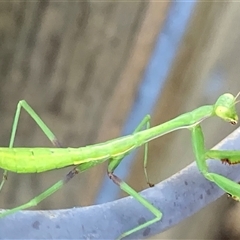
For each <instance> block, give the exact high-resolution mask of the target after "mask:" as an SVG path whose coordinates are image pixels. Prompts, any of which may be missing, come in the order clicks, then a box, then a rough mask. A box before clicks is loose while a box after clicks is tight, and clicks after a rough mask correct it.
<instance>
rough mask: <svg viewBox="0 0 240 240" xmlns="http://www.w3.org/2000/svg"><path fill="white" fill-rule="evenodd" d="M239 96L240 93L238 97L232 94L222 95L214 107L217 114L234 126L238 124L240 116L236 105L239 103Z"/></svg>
mask: <svg viewBox="0 0 240 240" xmlns="http://www.w3.org/2000/svg"><path fill="white" fill-rule="evenodd" d="M239 95H240V92H239V93H238V94H237V95H236V97H234V96H233V95H232V94H230V93H225V94H223V95H221V96H220V97H219V98H218V100H217V101H216V103H215V105H214V112H215V114H216V115H217V116H218V117H220V118H222V119H223V120H224V121H226V122H230V123H231V124H233V125H235V124H237V122H238V115H237V112H236V108H235V105H236V104H237V103H238V102H239V100H238V101H237V98H238V96H239Z"/></svg>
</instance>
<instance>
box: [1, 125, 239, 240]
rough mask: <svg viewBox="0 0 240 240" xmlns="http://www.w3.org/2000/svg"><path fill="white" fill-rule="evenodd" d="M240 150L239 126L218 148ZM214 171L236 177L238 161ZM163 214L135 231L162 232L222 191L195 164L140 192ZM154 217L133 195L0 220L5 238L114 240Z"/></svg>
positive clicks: (135, 236)
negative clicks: (105, 201)
mask: <svg viewBox="0 0 240 240" xmlns="http://www.w3.org/2000/svg"><path fill="white" fill-rule="evenodd" d="M216 149H229V150H237V149H240V128H238V129H237V130H236V131H235V132H233V133H232V134H231V135H229V136H228V137H227V138H226V139H225V140H223V141H222V142H221V143H219V144H218V145H217V146H216ZM209 166H210V170H211V171H213V172H218V173H220V174H223V175H225V176H227V177H229V178H231V179H233V180H235V181H239V180H240V174H239V173H240V165H235V166H225V165H223V164H221V162H220V161H215V160H209ZM142 195H143V196H144V197H146V198H147V199H148V200H149V201H150V202H152V203H153V204H154V205H155V206H156V207H158V208H159V209H160V210H161V211H162V212H163V218H162V220H161V221H159V222H158V223H156V224H154V225H152V226H150V227H148V228H146V229H143V230H142V231H139V232H137V233H135V234H132V235H131V236H130V237H129V239H141V238H145V237H149V236H151V235H155V234H157V233H160V232H162V231H164V230H166V229H168V228H170V227H171V226H173V225H175V224H177V223H178V222H180V221H182V220H183V219H185V218H186V217H188V216H191V215H192V214H194V213H195V212H197V211H199V210H200V209H201V208H203V207H205V206H206V205H207V204H209V203H211V202H213V201H215V200H216V199H217V198H219V197H220V196H221V195H223V191H222V190H221V189H219V188H218V187H217V186H216V185H215V184H213V183H211V182H209V181H207V180H205V178H204V177H203V176H202V175H201V174H200V173H199V171H198V169H197V168H196V165H195V163H192V164H191V165H189V166H188V167H186V168H185V169H183V170H182V171H180V172H179V173H177V174H175V175H173V176H172V177H170V178H168V179H166V180H165V181H163V182H161V183H159V184H157V185H156V186H155V187H153V188H150V189H147V190H145V191H143V192H142ZM152 217H153V216H152V215H151V213H149V211H148V210H146V209H145V208H144V207H143V206H141V205H140V204H139V203H138V202H137V201H136V200H134V199H133V198H132V197H126V198H123V199H120V200H117V201H113V202H109V203H105V204H101V205H95V206H90V207H82V208H72V209H64V210H52V211H21V212H18V213H16V214H13V215H9V216H7V217H5V218H3V219H0V238H1V239H13V238H18V239H115V238H116V237H118V236H119V235H120V234H121V233H123V232H125V231H127V230H129V229H131V228H133V227H135V226H137V225H138V224H140V223H142V222H144V221H146V220H147V219H150V218H152Z"/></svg>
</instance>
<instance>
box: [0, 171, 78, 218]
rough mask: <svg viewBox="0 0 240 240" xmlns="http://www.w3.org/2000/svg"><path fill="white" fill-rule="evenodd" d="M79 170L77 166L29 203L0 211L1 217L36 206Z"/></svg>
mask: <svg viewBox="0 0 240 240" xmlns="http://www.w3.org/2000/svg"><path fill="white" fill-rule="evenodd" d="M78 172H79V171H78V169H77V168H73V169H72V170H71V171H70V172H69V173H68V174H67V175H66V176H65V178H64V179H62V180H60V181H58V182H57V183H55V184H54V185H52V186H51V187H50V188H48V189H47V190H46V191H44V192H43V193H41V194H39V195H38V196H37V197H35V198H33V199H31V200H30V201H29V202H27V203H25V204H23V205H21V206H18V207H15V208H13V209H9V210H4V211H3V212H0V218H2V217H6V216H7V215H9V214H12V213H15V212H17V211H20V210H24V209H26V208H30V207H34V206H36V205H38V203H40V202H41V201H43V200H44V199H45V198H47V197H49V196H50V195H52V194H53V193H55V192H56V191H58V190H59V189H60V188H62V186H63V185H64V184H66V183H67V182H68V181H69V180H71V179H72V178H73V177H74V176H75V175H76V174H77V173H78Z"/></svg>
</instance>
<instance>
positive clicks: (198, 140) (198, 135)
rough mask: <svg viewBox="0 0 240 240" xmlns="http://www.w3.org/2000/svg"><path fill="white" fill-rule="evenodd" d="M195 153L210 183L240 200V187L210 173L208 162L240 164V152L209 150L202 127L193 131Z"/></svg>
mask: <svg viewBox="0 0 240 240" xmlns="http://www.w3.org/2000/svg"><path fill="white" fill-rule="evenodd" d="M191 131H192V144H193V151H194V153H195V156H196V161H197V166H198V168H199V170H200V172H201V173H202V174H203V175H204V177H205V178H207V179H208V180H209V181H211V182H214V183H216V184H217V185H218V186H219V187H220V188H221V189H223V190H224V191H225V192H226V193H228V194H230V196H231V197H232V198H234V199H235V200H240V185H239V184H238V183H236V182H234V181H232V180H230V179H228V178H226V177H224V176H222V175H220V174H217V173H211V172H209V171H208V167H207V163H206V160H207V159H208V158H212V159H217V160H221V161H222V162H226V163H229V164H237V163H240V151H221V150H209V151H206V150H205V147H204V137H203V133H202V129H201V126H200V125H197V126H195V127H193V128H192V129H191Z"/></svg>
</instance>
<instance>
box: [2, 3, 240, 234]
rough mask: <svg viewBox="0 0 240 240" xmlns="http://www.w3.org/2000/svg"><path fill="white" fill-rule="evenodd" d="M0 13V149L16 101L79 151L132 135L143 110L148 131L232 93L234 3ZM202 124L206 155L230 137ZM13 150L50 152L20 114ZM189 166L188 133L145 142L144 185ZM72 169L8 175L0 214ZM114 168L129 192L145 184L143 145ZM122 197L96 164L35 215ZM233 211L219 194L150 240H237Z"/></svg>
mask: <svg viewBox="0 0 240 240" xmlns="http://www.w3.org/2000/svg"><path fill="white" fill-rule="evenodd" d="M0 6H1V7H0V62H1V63H0V123H1V128H0V141H1V142H0V145H1V146H8V144H9V139H10V133H11V126H12V121H13V117H14V114H15V109H16V105H17V103H18V101H19V100H21V99H25V100H26V101H27V102H28V103H29V104H30V105H31V106H32V107H33V108H34V109H35V110H36V112H37V113H38V114H39V115H40V116H41V118H42V119H43V120H44V121H45V122H46V124H47V125H48V126H49V128H50V129H51V130H52V131H53V132H54V133H55V135H56V136H57V138H58V139H59V141H60V142H61V143H62V145H63V146H65V147H68V146H69V147H80V146H85V145H90V144H94V143H98V142H103V141H106V140H109V139H112V138H116V137H118V136H120V135H126V134H130V133H132V132H133V131H134V129H135V128H136V126H137V125H138V123H139V122H140V121H141V120H142V118H143V117H144V116H145V115H146V114H148V113H149V114H151V116H152V121H151V125H152V126H154V125H157V124H160V123H163V122H165V121H167V120H169V119H171V118H173V117H175V116H177V115H179V114H180V113H183V112H188V111H190V110H192V109H195V108H197V107H199V106H201V105H204V104H212V103H214V101H215V100H216V99H217V97H218V96H219V95H220V94H222V93H224V92H231V93H232V94H237V92H238V91H239V90H240V80H239V75H240V67H239V66H240V45H239V41H240V29H239V24H238V23H239V21H240V4H239V3H233V2H214V1H213V2H201V1H198V2H197V1H191V2H188V3H187V2H181V1H179V2H178V1H164V2H157V1H140V0H139V1H134V2H122V1H114V2H113V1H105V2H102V1H99V2H98V1H90V0H86V1H76V2H55V1H34V2H32V1H31V2H30V1H27V2H10V1H9V2H1V4H0ZM238 111H240V108H239V106H238ZM203 128H204V133H205V137H206V146H207V147H208V148H211V147H213V146H214V145H215V144H216V143H218V142H219V141H220V140H221V139H223V138H224V137H226V136H227V135H228V134H229V133H230V132H232V131H233V130H234V128H233V127H232V126H230V125H228V124H226V123H224V122H222V121H221V120H219V119H214V118H213V119H209V120H208V121H206V122H204V123H203ZM15 146H24V147H34V146H38V147H40V146H42V147H52V145H51V143H50V142H49V141H48V139H47V138H46V136H44V134H43V133H42V132H41V131H40V130H39V127H38V126H37V125H36V124H35V122H34V121H33V120H32V119H31V118H30V117H29V116H28V115H27V114H26V113H25V112H24V111H23V112H22V114H21V118H20V124H19V128H18V132H17V137H16V141H15ZM179 156H181V157H180V158H181V161H180V162H179V161H176V159H179ZM43 160H44V161H47V159H43ZM193 160H194V156H193V153H192V149H191V139H190V134H189V132H188V131H177V132H174V133H171V134H169V135H167V136H164V137H161V138H159V139H156V140H154V141H153V142H151V144H150V145H149V157H148V172H149V176H150V180H151V182H154V183H158V182H160V181H162V180H163V179H165V178H167V177H169V176H171V175H172V174H174V173H176V172H177V171H179V170H181V169H182V168H184V167H185V166H187V165H188V164H189V163H191V162H192V161H193ZM70 169H71V168H65V169H62V170H55V171H50V172H46V173H41V174H15V173H10V174H9V177H8V181H7V182H6V184H5V186H4V188H3V190H2V192H1V194H0V206H1V208H12V207H14V206H17V205H20V204H22V203H25V202H26V201H28V200H29V199H31V198H33V197H34V196H36V195H37V194H39V193H40V192H42V191H44V190H45V189H46V188H48V187H49V186H51V185H52V184H53V183H55V182H56V181H58V180H60V179H61V178H63V176H64V175H65V174H66V173H67V172H68V171H69V170H70ZM116 173H117V175H118V176H120V177H121V178H123V179H126V181H127V182H128V183H129V184H130V185H131V186H132V187H133V188H134V189H136V190H138V191H141V190H143V189H145V188H147V187H148V186H147V184H146V182H145V178H144V173H143V151H142V149H141V150H140V151H138V152H136V153H134V154H131V155H130V156H129V157H127V158H126V159H125V161H124V162H123V163H122V164H121V165H120V167H119V168H118V169H117V170H116ZM123 196H124V195H123V194H122V193H121V191H120V190H119V189H118V188H117V186H115V185H114V184H113V183H112V182H111V181H110V180H108V179H107V177H106V164H102V165H101V166H96V167H94V168H93V169H91V170H89V171H87V172H84V173H82V174H78V175H77V176H76V177H75V178H74V179H72V180H71V181H70V182H69V183H68V184H67V185H66V186H65V187H64V188H63V189H61V190H60V191H58V192H57V193H55V194H54V195H53V196H51V197H49V198H47V199H46V200H45V201H43V202H42V203H41V204H39V206H37V207H36V209H58V208H68V207H73V206H86V205H91V204H98V203H102V202H108V201H113V200H114V199H116V198H119V197H123ZM239 206H240V205H239V203H235V202H234V201H232V200H230V199H228V198H227V197H226V195H225V196H224V197H222V198H221V199H219V200H218V201H216V202H214V203H212V204H211V205H209V206H207V207H206V208H205V209H203V210H202V211H200V212H198V213H197V214H195V215H194V216H192V217H191V218H188V219H187V220H186V221H184V222H182V223H180V224H179V225H177V226H176V227H174V228H172V229H170V230H168V231H166V232H164V233H162V234H160V235H159V236H156V237H154V238H156V239H157V238H162V239H193V238H198V239H233V238H239V236H240V228H239V217H238V216H239V215H240V214H239ZM123 211H124V210H123Z"/></svg>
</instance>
